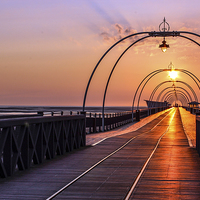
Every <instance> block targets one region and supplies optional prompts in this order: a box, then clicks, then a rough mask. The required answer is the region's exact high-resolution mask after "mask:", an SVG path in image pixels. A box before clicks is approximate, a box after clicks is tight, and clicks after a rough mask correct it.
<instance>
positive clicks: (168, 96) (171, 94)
mask: <svg viewBox="0 0 200 200" xmlns="http://www.w3.org/2000/svg"><path fill="white" fill-rule="evenodd" d="M177 95H182V97H184V99H185V100H186V102H189V101H188V99H187V98H186V96H184V95H183V94H181V93H177ZM171 96H175V95H174V93H173V92H171V93H170V94H168V95H167V97H166V98H165V101H169V98H170V97H171ZM176 100H178V99H176Z"/></svg>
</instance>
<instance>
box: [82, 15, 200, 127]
mask: <svg viewBox="0 0 200 200" xmlns="http://www.w3.org/2000/svg"><path fill="white" fill-rule="evenodd" d="M163 22H164V23H166V24H168V23H167V22H165V19H164V21H163ZM159 27H160V26H159ZM142 34H148V36H146V37H144V38H143V39H145V38H148V37H164V38H165V37H182V38H185V39H188V40H190V41H192V42H194V43H195V44H197V45H198V46H200V44H199V43H198V42H196V41H195V40H193V39H191V38H189V37H186V36H184V35H181V34H189V35H194V36H197V37H200V35H199V34H196V33H193V32H188V31H169V30H168V31H167V32H166V31H165V29H164V31H163V32H161V31H160V32H156V31H152V32H139V33H134V34H131V35H128V36H126V37H124V38H122V39H120V40H119V41H118V42H116V43H115V44H113V45H112V46H111V47H110V48H109V49H108V50H107V51H106V52H105V53H104V54H103V56H102V57H101V58H100V60H99V61H98V63H97V64H96V66H95V68H94V69H93V71H92V73H91V75H90V78H89V81H88V83H87V86H86V90H85V94H84V99H83V112H85V102H86V98H87V92H88V89H89V86H90V83H91V80H92V78H93V75H94V73H95V71H96V69H97V68H98V66H99V64H100V63H101V61H102V60H103V58H104V57H105V56H106V55H107V54H108V53H109V52H110V50H111V49H113V48H114V47H115V46H116V45H117V44H119V43H121V42H122V41H124V40H126V39H128V38H130V37H133V36H137V35H142ZM132 46H133V45H132ZM111 73H113V70H112V72H111ZM110 78H111V76H109V80H110ZM108 82H109V81H108ZM107 87H108V86H107ZM106 90H107V89H106ZM105 96H106V95H105ZM104 104H105V100H104ZM103 129H104V127H103Z"/></svg>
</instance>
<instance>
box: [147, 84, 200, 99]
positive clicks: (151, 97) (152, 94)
mask: <svg viewBox="0 0 200 200" xmlns="http://www.w3.org/2000/svg"><path fill="white" fill-rule="evenodd" d="M168 82H178V83H183V84H185V85H186V86H187V87H188V88H189V89H190V90H191V92H192V93H193V95H194V98H195V101H197V102H198V98H197V95H196V93H195V91H194V90H193V88H192V87H191V86H190V85H189V84H188V83H185V82H184V81H164V82H162V83H160V84H158V85H157V86H156V87H155V88H154V90H153V92H152V93H151V95H150V98H149V101H151V100H152V99H153V96H154V94H155V92H156V91H157V89H158V88H159V87H160V86H161V85H162V84H164V83H168Z"/></svg>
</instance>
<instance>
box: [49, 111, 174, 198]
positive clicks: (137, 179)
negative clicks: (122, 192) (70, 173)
mask: <svg viewBox="0 0 200 200" xmlns="http://www.w3.org/2000/svg"><path fill="white" fill-rule="evenodd" d="M171 112H173V110H172V111H170V112H169V113H168V114H167V115H166V116H165V117H164V118H163V119H161V120H160V121H159V122H158V123H157V124H156V125H155V126H154V127H153V128H151V129H150V130H149V131H146V132H144V133H141V134H139V135H137V136H134V137H132V138H131V139H129V140H128V141H127V142H126V143H124V144H123V145H122V146H120V147H119V148H118V149H117V150H115V151H113V152H112V153H110V154H109V155H107V156H106V157H104V158H103V159H101V160H100V161H99V162H97V163H96V164H94V165H93V166H92V167H90V168H89V169H87V170H86V171H84V172H83V173H82V174H80V175H79V176H78V177H76V178H75V179H73V180H72V181H71V182H69V183H68V184H66V185H65V186H64V187H62V188H61V189H60V190H58V191H57V192H55V193H54V194H52V195H51V196H50V197H48V198H47V199H46V200H51V199H54V198H55V197H56V196H57V195H59V194H60V193H61V192H63V191H64V190H65V189H66V188H68V187H69V186H71V185H72V184H73V183H75V182H76V181H77V180H79V179H80V178H82V177H83V176H84V175H86V174H87V173H88V172H90V171H91V170H93V169H94V168H95V167H97V166H98V165H99V164H101V163H102V162H104V161H105V160H107V159H108V158H110V157H111V156H112V155H114V154H115V153H117V152H119V151H120V150H121V149H123V148H124V147H125V146H127V145H128V144H129V143H130V142H131V141H132V140H134V139H135V138H137V137H139V136H141V135H143V134H145V133H148V132H151V131H152V130H153V129H154V128H156V127H157V126H158V125H159V124H160V123H161V122H162V121H163V120H164V119H165V118H166V117H167V116H168V115H169V114H170V113H171ZM174 114H175V112H174ZM173 116H174V115H173ZM172 119H173V118H172ZM171 121H172V120H171ZM170 124H171V122H170ZM170 124H169V126H170ZM169 126H168V128H167V130H166V131H165V133H166V132H167V131H168V129H169ZM165 133H163V134H162V136H161V137H160V138H159V140H158V142H157V144H156V147H155V148H154V150H153V152H152V153H151V155H150V156H149V158H148V159H147V161H146V162H145V164H144V166H143V167H142V169H141V171H140V173H139V174H138V176H137V178H136V180H135V182H134V183H133V185H132V186H131V189H130V191H129V192H128V194H127V195H126V197H125V199H126V200H128V199H129V197H130V195H131V193H132V192H133V190H134V188H135V186H136V184H137V182H138V181H139V179H140V177H141V175H142V173H143V171H144V170H145V168H146V166H147V164H148V163H149V161H150V159H151V157H152V156H153V154H154V152H155V150H156V148H157V146H158V144H159V142H160V140H161V138H162V137H163V136H164V135H165Z"/></svg>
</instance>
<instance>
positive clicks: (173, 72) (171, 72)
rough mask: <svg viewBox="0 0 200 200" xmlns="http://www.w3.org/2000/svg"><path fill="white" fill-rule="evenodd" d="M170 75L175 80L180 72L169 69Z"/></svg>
mask: <svg viewBox="0 0 200 200" xmlns="http://www.w3.org/2000/svg"><path fill="white" fill-rule="evenodd" d="M169 77H170V78H171V79H173V80H175V79H176V78H177V77H178V72H177V71H174V70H171V71H169Z"/></svg>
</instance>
